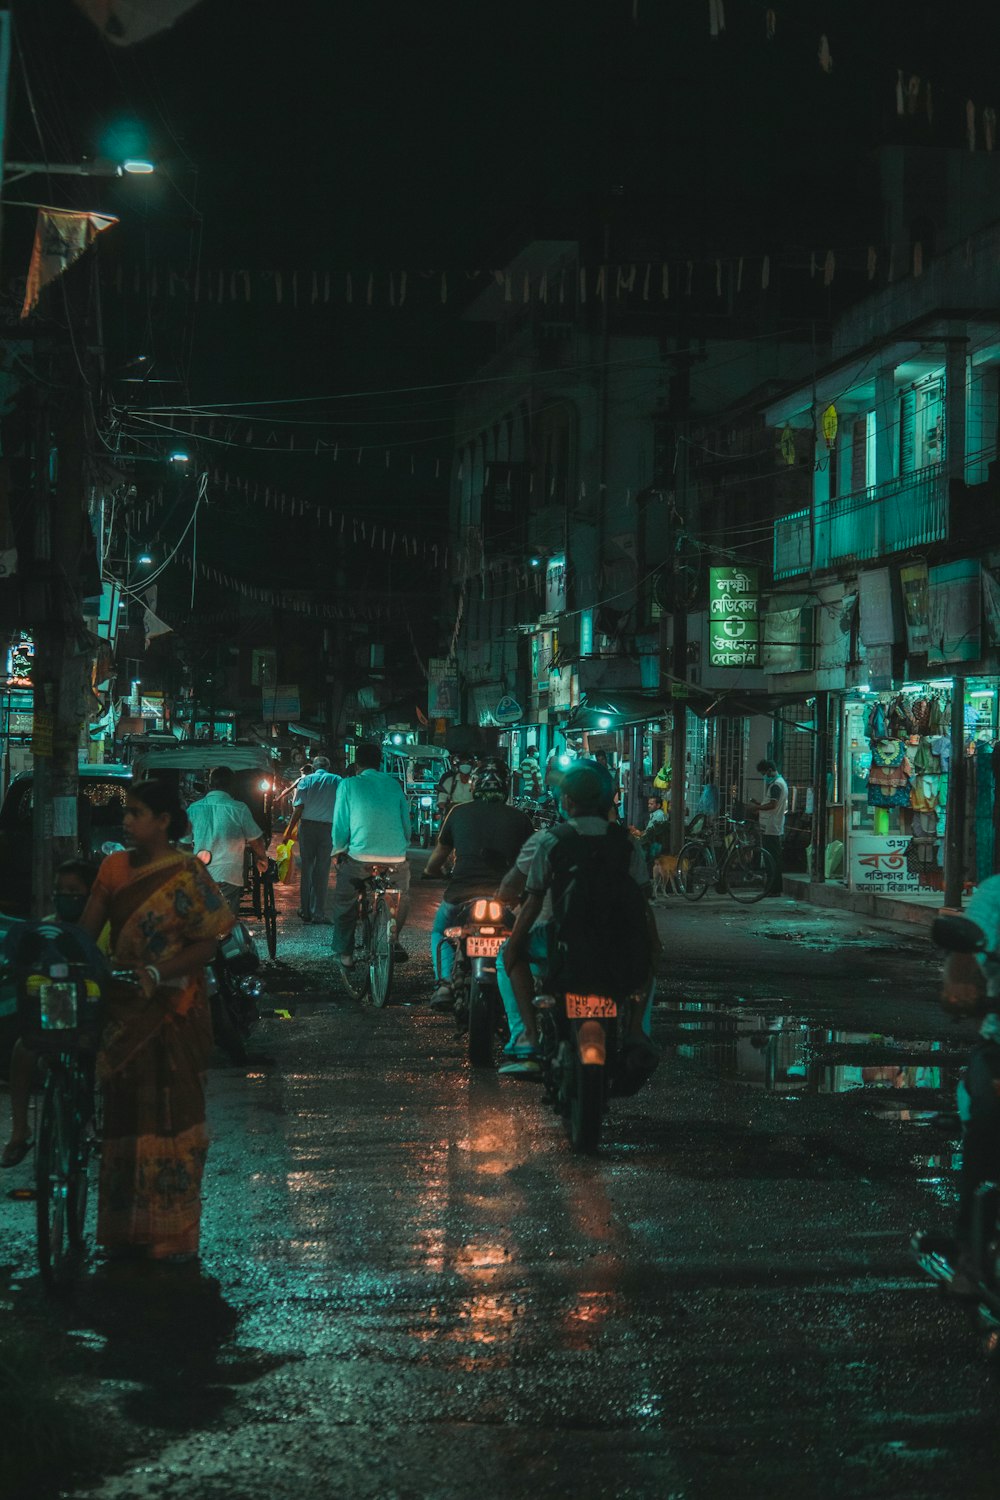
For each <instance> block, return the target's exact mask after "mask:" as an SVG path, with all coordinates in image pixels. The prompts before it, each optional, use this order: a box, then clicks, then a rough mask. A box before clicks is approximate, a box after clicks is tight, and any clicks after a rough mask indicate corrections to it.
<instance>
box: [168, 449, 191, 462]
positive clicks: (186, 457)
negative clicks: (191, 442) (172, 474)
mask: <svg viewBox="0 0 1000 1500" xmlns="http://www.w3.org/2000/svg"><path fill="white" fill-rule="evenodd" d="M169 462H170V463H172V464H189V463H190V462H191V455H190V453H181V452H179V451H178V452H176V453H171V454H170V455H169Z"/></svg>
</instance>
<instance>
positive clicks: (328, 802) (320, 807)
mask: <svg viewBox="0 0 1000 1500" xmlns="http://www.w3.org/2000/svg"><path fill="white" fill-rule="evenodd" d="M340 784H341V778H340V777H339V776H334V774H333V772H332V771H331V770H330V762H329V760H328V758H327V757H326V756H325V755H316V756H314V757H313V770H312V772H311V774H310V775H308V776H303V778H302V780H301V781H300V782H299V784H298V788H297V789H296V792H295V797H294V799H293V804H292V805H293V807H294V809H295V810H294V812H293V813H292V817H291V821H290V823H289V824H288V827H287V829H286V830H285V839H286V840H288V839H290V838H294V836H295V833H296V830H297V829H298V830H299V858H300V860H301V864H302V875H301V881H300V885H299V916H300V917H301V918H302V920H303V922H314V923H316V924H317V925H322V926H329V922H328V919H327V916H326V890H327V886H328V884H329V881H330V864H331V861H332V859H333V811H334V806H335V804H336V800H337V788H338V787H339V786H340Z"/></svg>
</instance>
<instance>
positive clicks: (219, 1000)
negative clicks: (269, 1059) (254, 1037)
mask: <svg viewBox="0 0 1000 1500" xmlns="http://www.w3.org/2000/svg"><path fill="white" fill-rule="evenodd" d="M259 973H260V955H259V953H258V952H257V944H256V943H255V942H254V940H253V936H252V934H251V932H250V930H249V928H248V927H246V926H245V924H244V923H243V922H237V923H236V926H235V927H234V928H233V930H232V932H231V933H230V934H229V936H228V937H225V938H223V940H222V942H221V943H220V944H219V947H218V951H217V953H216V955H215V958H214V959H213V960H212V962H211V963H210V964H209V966H208V970H207V979H208V999H209V1005H210V1006H211V1011H212V1034H213V1036H214V1037H215V1042H216V1045H217V1046H219V1047H221V1048H222V1050H223V1052H226V1053H228V1055H229V1057H230V1058H231V1059H232V1060H233V1062H234V1063H237V1064H240V1065H242V1064H243V1063H245V1062H246V1061H247V1050H246V1044H247V1041H248V1040H249V1038H250V1035H251V1033H252V1032H253V1030H254V1027H255V1026H256V1025H257V1023H258V1021H259V1020H260V1011H259V1010H258V1008H257V1002H258V1001H259V999H260V997H261V995H262V994H263V992H264V986H263V983H262V981H261V979H260V977H259Z"/></svg>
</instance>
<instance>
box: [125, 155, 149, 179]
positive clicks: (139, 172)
mask: <svg viewBox="0 0 1000 1500" xmlns="http://www.w3.org/2000/svg"><path fill="white" fill-rule="evenodd" d="M119 170H120V171H121V172H122V173H123V174H124V173H126V172H127V173H128V175H129V176H130V177H148V176H149V174H150V173H151V172H155V171H156V168H155V167H154V166H153V163H152V162H151V161H142V160H141V159H138V158H136V157H129V159H128V160H127V161H123V162H122V164H121V167H120V168H119Z"/></svg>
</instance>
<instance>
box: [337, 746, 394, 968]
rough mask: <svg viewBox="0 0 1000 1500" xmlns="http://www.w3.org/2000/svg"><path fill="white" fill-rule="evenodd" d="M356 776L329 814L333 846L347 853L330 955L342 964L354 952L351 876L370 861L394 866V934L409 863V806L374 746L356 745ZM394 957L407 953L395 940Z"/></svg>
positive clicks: (359, 876) (358, 875) (360, 875)
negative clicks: (396, 900) (396, 898)
mask: <svg viewBox="0 0 1000 1500" xmlns="http://www.w3.org/2000/svg"><path fill="white" fill-rule="evenodd" d="M354 764H355V765H356V766H357V768H358V770H357V775H356V776H352V777H351V778H350V780H348V781H344V782H343V784H342V785H341V788H340V792H339V793H338V796H337V806H336V809H335V812H334V817H333V847H334V849H335V850H336V852H337V853H338V854H344V855H345V856H346V858H345V859H344V860H343V861H342V862H341V864H340V866H339V868H338V870H337V889H336V891H335V892H334V897H333V956H334V958H336V959H338V960H339V962H340V963H341V964H342V966H343V967H344V968H345V969H349V968H351V967H352V965H353V963H354V957H353V953H352V951H351V950H352V948H353V944H354V915H355V909H356V903H357V890H356V888H355V886H354V885H353V883H352V882H353V881H355V880H364V879H365V878H366V877H367V876H368V874H369V873H370V871H371V867H372V865H393V866H394V867H395V868H394V871H393V873H394V874H395V876H396V886H397V889H398V890H399V911H398V912H397V915H396V934H397V937H398V935H399V933H401V932H402V930H403V925H404V923H405V921H406V915H407V912H408V910H409V905H410V899H409V891H410V867H409V865H408V864H407V863H406V850H407V846H408V844H409V841H410V807H409V803H408V802H407V800H406V793H405V792H404V791H403V788H402V786H401V785H400V783H399V782H398V781H397V779H396V777H395V776H390V775H388V773H387V772H385V771H383V770H382V769H381V765H382V751H381V749H380V748H379V746H378V745H372V744H364V745H359V746H358V749H357V753H356V755H355V757H354ZM395 957H396V959H397V961H403V960H405V959H406V958H408V957H409V954H408V953H407V952H406V949H405V948H404V947H403V945H402V944H401V943H399V942H397V943H396V948H395Z"/></svg>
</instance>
